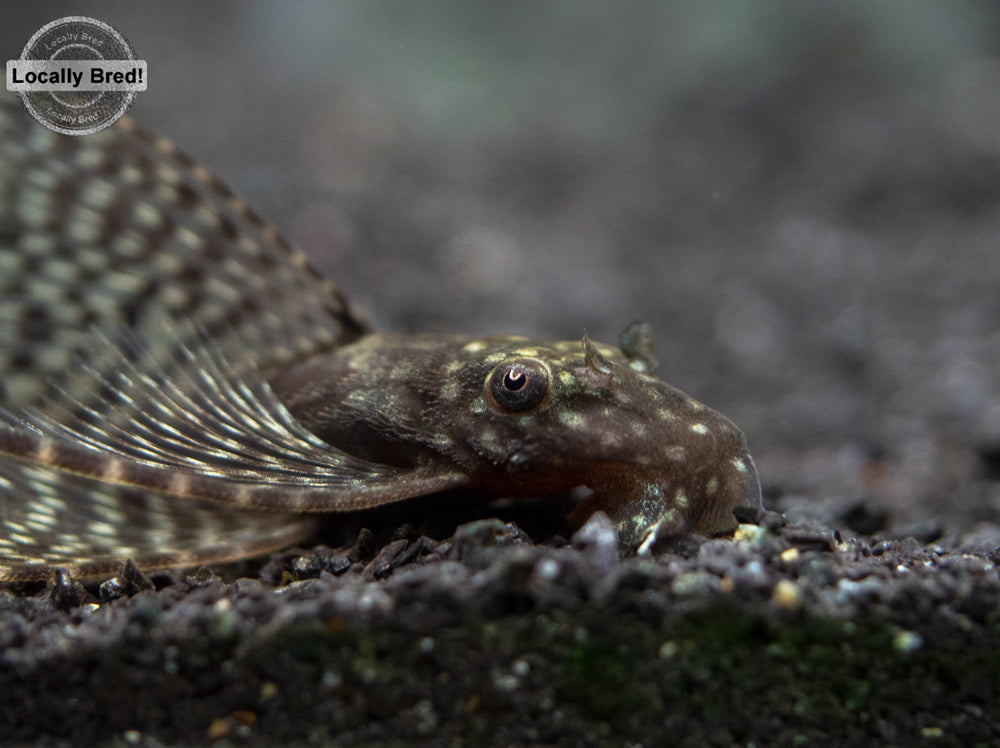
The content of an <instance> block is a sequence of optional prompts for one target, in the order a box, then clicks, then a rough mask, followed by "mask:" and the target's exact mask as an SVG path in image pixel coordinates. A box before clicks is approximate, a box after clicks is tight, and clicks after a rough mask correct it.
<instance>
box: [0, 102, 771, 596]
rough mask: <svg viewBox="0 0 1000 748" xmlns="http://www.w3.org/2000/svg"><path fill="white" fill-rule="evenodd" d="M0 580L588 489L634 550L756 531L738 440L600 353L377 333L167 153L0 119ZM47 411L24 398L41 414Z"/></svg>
mask: <svg viewBox="0 0 1000 748" xmlns="http://www.w3.org/2000/svg"><path fill="white" fill-rule="evenodd" d="M0 292H2V295H0V385H2V386H0V405H2V406H3V408H5V409H6V410H7V413H8V414H7V415H6V416H4V417H2V418H0V582H3V581H17V580H31V579H44V578H47V577H49V576H50V575H51V574H52V573H53V570H54V569H55V568H57V567H61V568H66V569H68V570H70V571H72V572H73V573H75V574H77V575H79V576H84V577H89V576H100V575H106V574H109V573H112V572H113V571H114V569H115V568H116V567H117V565H118V564H120V563H121V561H123V560H124V559H126V558H132V559H133V560H135V561H136V563H137V564H138V565H139V566H140V567H142V568H163V567H170V566H188V565H192V564H196V563H205V562H210V561H220V560H226V559H234V558H240V557H246V556H250V555H255V554H258V553H261V552H263V551H265V550H268V549H272V548H279V547H281V546H284V545H288V544H290V543H293V542H296V541H298V540H302V539H304V538H306V537H307V536H308V535H309V534H310V533H311V532H313V530H314V528H315V522H314V521H313V520H312V519H311V514H310V513H316V512H343V511H350V510H355V509H360V508H366V507H372V506H378V505H381V504H385V503H389V502H395V501H402V500H405V499H408V498H411V497H414V496H419V495H423V494H428V493H432V492H437V491H441V490H446V489H456V488H461V489H467V490H468V491H469V492H470V494H473V495H476V496H488V495H522V496H543V495H545V494H549V493H552V492H557V491H564V490H566V489H569V488H573V487H575V486H580V485H586V486H589V487H590V488H591V489H593V496H592V498H590V499H589V500H585V501H584V503H583V504H582V505H581V506H580V507H579V508H578V510H577V511H576V512H575V514H576V519H577V521H580V520H582V519H585V518H586V516H588V515H589V513H591V512H592V511H594V510H595V509H598V508H599V509H603V510H604V511H606V512H607V513H608V514H609V515H610V516H611V517H612V518H613V520H614V521H615V523H616V525H617V527H618V529H619V534H620V536H621V539H622V540H623V542H624V543H626V544H629V545H632V546H638V547H639V548H640V550H642V549H643V548H646V547H648V546H649V544H650V543H651V542H652V541H653V540H654V539H655V538H656V537H658V536H660V535H662V534H665V533H674V532H688V531H693V532H699V533H704V534H709V535H712V534H724V533H727V532H730V531H732V530H733V529H734V528H735V526H736V520H735V518H734V515H733V509H734V508H736V507H748V508H751V509H753V508H758V507H759V506H760V487H759V483H758V480H757V475H756V472H755V469H754V466H753V462H752V460H751V459H750V456H749V454H748V452H747V448H746V444H745V441H744V439H743V435H742V434H741V433H740V431H739V430H738V429H737V428H736V427H735V426H734V425H733V424H732V423H731V422H730V421H729V420H727V419H726V418H725V417H723V416H721V415H720V414H718V413H716V412H714V411H712V410H710V409H709V408H707V407H705V406H704V405H701V404H700V403H697V402H695V401H694V400H692V399H691V398H689V397H687V396H686V395H684V394H683V393H681V392H679V391H677V390H676V389H674V388H672V387H670V386H669V385H667V384H665V383H663V382H661V381H659V380H658V379H656V378H655V377H654V376H653V375H652V372H653V369H654V367H655V364H654V362H653V361H652V358H651V345H650V340H651V337H650V335H649V332H648V330H646V329H645V328H644V327H642V326H633V327H631V328H629V330H627V331H626V333H625V334H624V335H623V338H622V341H621V346H622V347H621V348H614V347H611V346H604V345H599V344H594V343H592V342H590V340H589V339H588V338H587V337H586V335H584V338H583V340H582V341H570V342H545V341H539V340H532V339H527V338H522V337H518V336H509V335H501V336H494V337H489V338H483V339H475V338H469V337H460V336H447V335H411V336H403V335H390V334H383V333H377V332H374V331H372V330H371V329H370V327H369V326H368V325H367V324H366V323H365V322H364V321H363V320H362V319H361V318H359V317H358V315H357V314H356V313H355V312H354V310H353V309H351V307H350V306H349V304H348V303H347V301H346V300H345V298H344V297H343V295H342V294H341V293H340V292H339V291H338V290H337V289H336V288H335V287H334V286H333V285H332V284H330V283H329V282H328V281H326V280H325V279H322V278H321V277H319V275H318V274H316V273H315V272H314V271H313V270H312V269H311V268H310V267H309V266H308V263H307V262H306V261H305V259H304V258H303V257H302V255H300V254H299V253H297V252H296V251H295V250H294V249H292V248H291V247H289V246H288V245H287V244H285V243H284V242H283V241H282V240H281V239H280V237H279V236H278V235H277V233H276V232H275V231H274V229H272V228H271V227H270V226H268V225H267V224H266V223H264V222H263V221H261V220H260V219H259V218H258V217H257V216H256V215H255V214H254V213H253V212H252V211H250V210H249V208H247V206H246V205H245V204H244V203H242V201H240V200H239V199H238V198H236V197H235V196H234V195H233V194H232V193H231V192H229V191H228V190H227V189H226V188H225V186H224V185H222V184H221V183H219V182H218V180H217V179H216V178H215V177H214V176H212V175H211V173H210V172H208V171H207V170H206V169H205V168H204V167H202V166H200V165H199V164H197V163H196V162H195V161H193V160H192V159H190V158H189V157H188V156H186V155H185V154H183V153H182V152H181V151H179V150H178V149H177V147H176V146H174V145H173V144H172V143H170V142H169V141H166V140H164V139H162V138H158V137H156V136H154V135H151V134H149V133H148V132H146V131H144V130H142V129H141V128H139V127H138V126H137V125H135V123H133V122H131V121H130V120H127V119H123V120H121V121H120V122H119V123H118V124H116V125H115V126H114V127H113V128H110V129H109V130H106V131H104V132H102V133H99V134H96V135H93V136H86V137H79V138H71V137H68V136H61V135H56V134H54V133H51V132H49V131H47V130H45V129H44V128H42V127H40V126H38V125H37V124H35V123H34V122H33V121H32V120H31V119H30V118H29V117H28V116H27V115H26V114H25V113H24V112H23V111H21V108H20V106H19V104H18V103H17V102H16V100H12V99H11V98H10V97H3V96H0ZM46 387H48V388H49V389H48V392H47V394H46Z"/></svg>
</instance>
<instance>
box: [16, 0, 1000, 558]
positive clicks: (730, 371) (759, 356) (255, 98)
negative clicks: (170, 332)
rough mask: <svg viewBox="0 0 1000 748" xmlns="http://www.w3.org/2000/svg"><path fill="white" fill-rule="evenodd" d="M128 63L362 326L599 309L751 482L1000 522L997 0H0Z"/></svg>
mask: <svg viewBox="0 0 1000 748" xmlns="http://www.w3.org/2000/svg"><path fill="white" fill-rule="evenodd" d="M2 8H3V21H4V22H3V24H2V28H0V44H2V49H3V54H4V55H5V57H4V59H7V58H13V57H18V56H19V55H20V53H21V49H22V48H23V46H24V44H25V43H26V42H27V40H28V38H29V37H30V36H31V34H32V33H34V31H36V30H37V29H38V28H39V27H40V26H41V25H43V24H44V23H47V22H49V21H51V20H54V19H55V18H58V17H60V16H64V15H70V14H79V13H83V14H86V15H91V16H94V17H96V18H98V19H99V20H102V21H105V22H107V23H110V24H111V25H113V26H115V27H116V28H117V29H118V30H119V31H120V32H121V33H123V34H124V35H125V36H126V38H127V39H128V40H129V41H130V42H131V44H132V46H133V48H134V50H135V53H136V55H137V56H138V57H140V58H142V59H145V60H147V61H148V64H149V81H150V82H149V90H148V91H147V92H145V93H141V94H138V96H137V100H136V103H135V105H134V107H133V109H132V114H133V115H134V116H135V117H136V118H137V119H139V120H140V121H142V122H143V123H145V124H146V125H147V126H150V127H152V128H154V129H156V130H158V131H159V132H160V133H162V134H164V135H167V136H169V137H171V138H172V139H174V140H176V141H177V142H178V143H180V144H181V145H182V146H183V147H184V148H185V149H186V150H188V151H189V152H190V153H192V154H193V155H195V156H196V157H198V158H199V159H200V160H201V161H203V162H204V163H205V164H206V165H208V166H209V167H210V168H212V169H213V170H214V171H215V172H216V173H218V174H219V175H220V176H222V177H223V179H225V180H226V181H227V182H228V183H229V184H230V185H231V186H232V187H233V188H234V189H235V190H236V191H237V192H239V193H241V194H242V195H244V196H245V197H246V198H247V200H248V201H249V202H250V204H251V205H253V206H254V207H255V208H256V209H257V210H258V212H260V213H261V214H262V215H264V216H265V217H266V218H268V219H269V220H270V221H272V222H273V223H274V224H275V225H276V226H277V227H278V228H279V229H280V230H281V232H282V233H283V234H284V235H285V236H286V237H288V238H290V239H291V240H292V241H293V242H294V243H296V244H297V245H299V246H300V247H301V248H302V249H303V250H305V251H306V252H307V253H308V254H309V255H310V257H311V258H312V259H313V261H314V263H315V264H316V266H317V267H318V268H320V269H321V270H322V271H323V272H324V273H325V274H327V275H328V276H330V277H331V278H332V279H334V280H335V281H336V282H337V283H338V284H339V285H340V286H341V287H342V288H343V289H344V290H345V291H346V292H347V293H348V295H349V296H350V297H352V298H353V299H354V300H355V302H356V303H358V304H359V305H360V306H361V307H362V308H363V309H364V310H365V311H366V312H367V313H368V314H369V316H370V317H371V318H372V319H373V320H374V321H375V322H376V323H377V324H379V325H380V326H383V327H386V328H390V329H394V330H400V331H411V330H419V331H426V330H442V331H465V332H473V333H487V332H523V333H529V334H539V335H544V336H546V337H550V338H576V337H579V336H580V335H581V333H582V332H583V330H584V328H586V329H588V330H589V331H590V333H591V335H592V336H593V337H594V338H595V339H600V340H605V341H607V342H614V341H615V340H616V338H617V335H618V333H619V332H620V331H621V330H622V329H623V328H624V327H625V326H626V325H627V324H628V323H629V322H632V321H633V320H636V319H643V320H648V321H650V322H652V323H653V324H654V327H655V329H656V332H657V342H658V349H659V350H658V353H659V357H660V361H661V368H660V375H661V376H662V377H663V378H664V379H665V380H667V381H669V382H671V383H672V384H675V385H676V386H678V387H680V388H682V389H684V390H686V391H688V392H689V393H691V394H692V395H694V396H696V397H698V398H699V399H702V400H704V401H705V402H707V403H708V404H710V405H713V406H714V407H717V408H718V409H720V410H722V411H723V412H725V413H727V414H728V415H730V416H731V417H732V418H733V419H734V420H735V421H736V422H737V423H739V424H740V425H741V426H742V427H743V429H744V431H745V432H746V433H747V436H748V439H749V441H750V446H751V449H752V451H753V453H754V455H755V457H756V458H757V462H758V468H759V470H760V474H761V479H762V482H763V484H764V489H765V501H766V503H767V504H768V505H769V507H771V508H775V509H778V510H782V511H787V512H789V513H790V514H792V515H795V516H798V517H811V518H816V519H819V520H822V521H825V522H829V523H833V524H834V525H835V526H837V527H842V528H845V529H846V530H849V531H855V532H863V533H869V532H883V533H886V534H915V535H916V536H917V537H918V539H921V540H925V541H926V540H933V539H937V538H941V542H943V543H946V544H947V543H956V542H959V543H966V544H970V543H972V544H974V543H976V542H981V543H986V544H987V545H990V544H991V545H992V547H996V546H997V545H1000V529H998V528H1000V324H998V323H1000V293H998V288H1000V247H998V237H1000V6H998V5H997V4H995V3H992V2H951V3H940V2H905V3H904V2H882V3H871V2H867V1H865V0H857V1H855V2H838V3H832V2H819V1H815V2H802V1H801V0H798V1H795V2H793V1H791V0H788V1H786V2H741V3H732V2H702V1H700V0H699V1H696V2H676V3H669V4H668V3H661V2H631V3H627V4H617V3H594V2H546V3H533V2H511V3H487V2H468V1H465V0H454V1H449V2H425V3H420V4H414V3H410V2H405V1H403V0H393V1H389V2H386V1H384V2H378V3H369V2H360V1H358V2H344V3H336V4H332V3H323V2H295V3H281V4H279V3H263V2H260V3H235V2H221V3H213V4H202V3H198V2H180V3H172V4H170V5H169V6H166V5H161V4H152V3H134V4H133V3H130V4H123V3H118V2H115V3H99V2H91V3H87V4H86V7H85V8H81V7H79V6H77V5H75V4H74V5H73V6H72V7H70V6H69V4H68V3H58V2H55V3H53V2H36V3H32V4H30V5H29V4H21V3H17V4H15V3H9V2H8V3H5V4H4V5H3V6H2Z"/></svg>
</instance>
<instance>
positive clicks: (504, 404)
mask: <svg viewBox="0 0 1000 748" xmlns="http://www.w3.org/2000/svg"><path fill="white" fill-rule="evenodd" d="M548 391H549V369H548V367H547V366H545V364H543V363H542V362H541V361H536V360H535V359H531V358H517V359H513V360H511V361H504V362H503V363H502V364H500V365H499V366H497V367H496V368H495V369H494V370H493V371H491V372H490V375H489V376H488V377H487V378H486V393H487V395H488V396H489V398H490V399H491V400H492V401H493V402H494V403H495V404H496V405H497V406H499V407H500V409H501V410H509V411H514V412H515V413H519V412H521V411H524V410H530V409H531V408H535V407H537V406H538V405H540V404H541V402H542V401H543V400H544V399H545V395H546V394H548Z"/></svg>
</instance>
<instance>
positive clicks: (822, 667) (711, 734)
mask: <svg viewBox="0 0 1000 748" xmlns="http://www.w3.org/2000/svg"><path fill="white" fill-rule="evenodd" d="M995 555H996V554H995V553H989V554H984V553H962V552H960V551H958V550H952V551H946V550H945V549H943V548H941V547H938V546H927V547H924V546H922V545H921V544H920V543H918V542H917V541H916V540H914V539H912V538H908V539H903V540H898V541H890V540H884V541H868V540H863V539H859V538H856V537H844V536H842V535H841V534H840V533H837V532H834V531H831V530H828V529H826V528H822V527H817V526H805V525H789V524H786V522H785V521H784V520H783V519H782V518H781V517H780V516H778V515H776V514H773V513H768V514H766V515H765V516H764V517H763V518H762V520H761V523H760V524H759V525H750V524H747V525H744V526H743V527H742V528H741V530H740V532H739V533H738V539H737V540H736V541H735V542H734V541H731V540H706V539H704V538H674V539H670V540H668V541H665V542H664V543H662V544H661V547H660V548H657V549H654V552H653V554H652V555H651V556H650V557H642V558H638V557H626V558H622V557H621V555H620V553H619V551H618V548H617V545H616V541H615V537H614V531H613V529H612V527H611V525H610V522H608V521H607V520H606V518H604V517H603V515H598V516H597V517H595V518H594V519H592V521H591V522H590V523H588V524H587V525H586V526H585V527H584V528H583V529H581V530H580V531H579V532H578V533H577V534H576V535H574V536H573V538H572V539H571V540H570V541H569V542H568V543H567V542H566V541H560V540H559V539H558V538H557V539H555V540H553V541H552V542H551V543H550V544H546V545H538V544H535V543H533V542H531V540H530V539H528V538H527V537H526V536H525V535H524V534H523V533H522V532H521V531H520V530H518V529H517V527H516V525H513V524H511V523H507V524H505V523H503V522H502V521H500V520H479V521H475V522H471V523H468V524H465V525H462V526H460V527H459V528H458V530H457V531H456V533H455V535H454V536H453V537H451V538H449V539H447V540H445V541H443V542H440V543H439V542H435V541H432V540H430V539H428V538H427V537H426V536H421V537H415V533H414V532H413V531H412V529H410V528H403V529H402V530H401V531H398V532H397V533H396V539H395V540H389V541H388V542H386V543H385V544H384V545H381V544H379V543H378V542H377V541H376V539H375V537H374V536H373V535H372V534H371V533H370V532H369V531H362V533H361V535H360V537H359V540H358V542H356V543H354V544H353V545H352V546H350V547H345V548H342V549H338V550H331V549H329V548H326V547H319V548H317V549H314V550H313V551H311V552H309V553H305V554H295V553H289V554H285V555H284V556H282V557H278V558H276V559H274V560H272V562H271V563H270V564H268V565H267V566H266V567H264V569H262V570H261V573H260V576H261V578H262V579H263V580H265V581H260V580H257V579H248V578H241V579H238V580H236V581H235V582H231V583H225V582H223V580H221V579H219V578H218V577H216V576H214V575H212V574H210V573H207V571H205V570H203V571H202V572H201V573H199V574H196V575H194V576H189V577H187V578H186V579H184V580H183V581H180V580H168V578H166V577H160V578H156V579H154V580H152V581H155V582H157V583H159V584H164V583H167V582H168V581H169V582H170V583H169V584H168V586H166V587H164V588H163V589H161V590H159V591H153V590H152V589H148V590H140V591H137V589H138V588H141V587H143V586H147V587H150V588H151V587H152V586H153V585H152V581H151V580H149V579H146V578H145V577H143V576H142V575H136V574H132V575H131V576H129V577H127V578H126V577H122V578H120V579H119V580H118V581H119V584H118V585H117V588H118V592H117V593H115V592H114V591H113V590H112V589H111V586H110V585H107V584H106V585H104V587H102V588H101V590H100V591H99V592H97V593H96V594H98V595H104V596H105V597H108V596H111V595H113V594H121V593H122V592H125V593H130V594H131V597H122V598H120V599H116V600H113V601H108V602H104V603H102V604H100V605H98V604H96V603H95V602H94V601H92V599H88V598H87V595H88V593H87V591H86V590H84V589H83V588H81V587H79V586H74V585H73V584H72V582H70V581H69V580H63V581H64V584H63V585H62V586H52V587H50V588H49V589H48V590H45V591H41V592H40V593H38V594H37V595H36V596H35V597H23V596H22V597H14V596H8V595H5V596H3V597H2V598H0V632H2V634H0V635H2V641H0V647H2V651H3V654H2V655H0V665H2V667H0V721H2V724H3V725H4V728H5V729H4V734H5V744H9V742H8V741H14V742H15V743H16V742H17V741H18V740H23V741H26V742H27V741H33V740H37V739H38V738H39V736H42V735H44V736H46V738H47V739H46V740H44V741H43V743H42V744H46V745H48V744H51V745H80V744H84V743H93V742H100V741H108V743H109V744H115V745H159V744H161V743H162V744H192V743H199V742H205V741H208V740H220V741H226V742H230V743H232V744H238V745H242V744H247V745H261V744H271V745H274V744H281V745H290V744H309V745H322V744H327V743H333V742H335V743H337V744H351V745H379V744H385V743H390V744H420V745H456V746H457V745H470V744H476V745H605V744H612V743H614V744H625V743H628V744H642V745H663V744H668V743H669V744H676V745H691V746H703V745H776V746H786V745H787V746H794V745H818V744H825V745H832V744H839V745H914V744H917V743H919V742H921V741H932V744H934V745H949V746H950V745H955V746H959V745H961V746H970V745H993V744H996V743H997V741H998V740H1000V717H998V716H997V715H996V713H995V712H994V706H993V705H994V698H995V697H996V695H997V688H998V685H1000V680H998V679H1000V620H998V619H1000V615H998V610H1000V605H998V604H1000V579H998V577H997V572H996V568H995V563H994V558H995ZM276 578H277V579H281V580H283V584H282V585H281V586H278V587H275V586H274V585H273V584H272V582H273V581H274V580H275V579H276Z"/></svg>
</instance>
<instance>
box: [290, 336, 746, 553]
mask: <svg viewBox="0 0 1000 748" xmlns="http://www.w3.org/2000/svg"><path fill="white" fill-rule="evenodd" d="M588 347H589V348H590V351H589V353H590V356H589V358H590V360H589V361H588V355H587V353H588ZM511 367H521V369H523V370H524V371H526V372H529V376H534V377H535V378H536V379H539V380H544V382H543V384H544V387H543V388H542V389H541V390H540V393H539V397H538V402H537V404H532V405H531V406H530V407H527V408H525V409H523V410H512V409H511V408H510V407H509V404H507V403H505V402H502V401H498V398H497V396H495V394H494V389H497V388H494V387H493V386H492V385H493V384H494V383H495V382H500V381H501V380H502V379H503V377H504V375H505V374H507V373H508V372H510V370H511ZM646 367H647V363H646V362H645V361H642V360H638V359H631V360H630V359H629V358H628V357H627V356H626V355H625V354H624V353H623V352H622V351H621V350H620V349H618V348H613V347H611V346H598V345H595V344H592V343H590V342H589V341H588V340H586V339H585V340H584V341H583V342H582V343H581V341H561V342H551V341H543V340H534V339H530V338H524V337H521V336H516V335H496V336H492V337H487V338H482V339H477V338H469V337H463V336H442V335H406V336H403V335H391V334H372V335H369V336H366V337H365V338H362V339H361V340H359V341H358V342H356V343H353V344H350V345H347V346H344V347H342V348H339V349H337V350H336V351H333V352H331V353H328V354H323V355H317V356H314V357H311V358H310V359H309V360H307V361H305V362H303V363H301V364H299V365H297V366H292V367H289V368H287V369H286V370H284V371H282V372H281V373H280V374H278V375H276V376H275V377H273V378H272V380H271V383H272V386H274V388H275V391H276V392H277V394H278V396H279V397H280V398H281V400H282V401H283V402H284V403H285V405H286V406H287V407H288V409H289V411H290V412H291V413H292V415H293V416H295V418H296V419H297V420H298V421H299V422H300V423H302V424H303V425H304V426H306V427H307V428H308V429H310V430H311V431H313V432H314V433H316V434H318V435H319V436H320V437H322V438H323V440H324V441H326V442H327V443H329V444H331V445H334V446H336V447H339V448H340V449H343V450H344V451H347V452H351V453H354V454H357V455H359V456H362V457H364V458H365V459H369V460H373V461H375V462H379V463H383V464H392V465H398V466H400V467H405V468H421V467H425V466H431V465H433V466H437V469H439V470H442V471H447V472H457V473H459V474H461V475H463V476H466V480H467V481H468V484H469V485H470V486H476V487H478V488H479V489H481V490H483V491H486V492H489V493H493V494H498V495H537V494H539V493H544V492H553V491H560V490H566V489H569V488H572V487H574V486H580V485H586V486H589V487H590V488H592V489H593V490H594V498H593V499H592V500H591V501H589V502H587V506H588V507H590V508H600V509H603V510H604V511H605V512H607V513H608V514H609V515H610V516H611V517H612V519H613V520H614V521H615V523H616V524H617V526H618V531H619V536H620V538H621V539H622V541H623V542H625V543H628V544H632V545H636V544H639V543H641V542H643V541H644V540H646V539H648V538H649V537H650V533H651V532H653V531H656V532H658V533H677V532H689V531H690V532H698V533H704V534H708V535H712V534H719V533H724V532H729V531H731V530H733V529H735V527H736V520H735V518H734V517H733V513H732V509H733V508H734V507H737V506H745V507H757V506H759V505H760V486H759V484H758V481H757V474H756V471H755V469H754V465H753V461H752V459H751V458H750V455H749V453H748V452H747V447H746V442H745V440H744V438H743V434H742V433H741V432H740V430H739V429H738V428H737V427H736V426H735V425H734V424H733V423H732V422H731V421H729V420H728V419H727V418H725V417H724V416H722V415H720V414H719V413H717V412H715V411H713V410H711V409H710V408H707V407H706V406H704V405H702V404H701V403H699V402H697V401H696V400H694V399H692V398H690V397H688V396H687V395H685V394H684V393H683V392H680V391H679V390H677V389H675V388H673V387H671V386H670V385H668V384H665V383H664V382H661V381H660V380H658V379H656V378H655V377H653V376H651V375H650V374H647V373H645V371H644V369H645V368H646ZM526 386H527V385H526ZM500 391H501V393H502V389H501V390H500Z"/></svg>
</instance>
